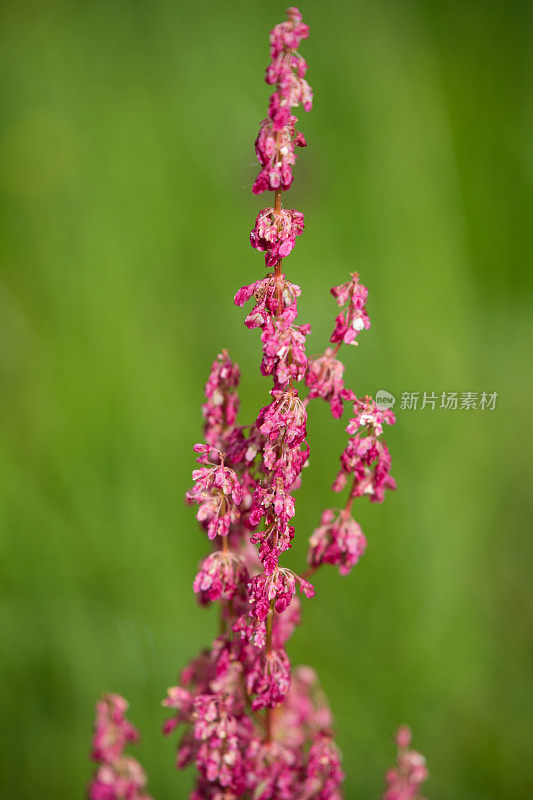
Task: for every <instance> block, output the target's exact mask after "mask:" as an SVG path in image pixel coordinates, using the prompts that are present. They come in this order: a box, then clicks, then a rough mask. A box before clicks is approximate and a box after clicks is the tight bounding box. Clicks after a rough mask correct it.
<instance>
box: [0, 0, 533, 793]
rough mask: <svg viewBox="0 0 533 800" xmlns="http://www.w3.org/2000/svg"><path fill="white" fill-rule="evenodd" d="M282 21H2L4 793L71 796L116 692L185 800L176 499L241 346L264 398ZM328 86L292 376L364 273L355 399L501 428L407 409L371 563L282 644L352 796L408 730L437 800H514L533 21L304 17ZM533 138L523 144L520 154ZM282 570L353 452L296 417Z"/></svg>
mask: <svg viewBox="0 0 533 800" xmlns="http://www.w3.org/2000/svg"><path fill="white" fill-rule="evenodd" d="M283 11H284V6H283V5H282V4H280V5H276V4H273V3H268V4H267V3H259V2H255V1H254V2H252V1H249V2H225V3H223V2H214V0H206V1H204V2H203V3H201V4H195V3H183V2H180V1H179V0H175V2H170V1H168V0H151V2H147V1H143V0H137V1H136V2H133V1H129V2H127V1H126V0H105V2H104V1H103V0H93V1H92V2H70V3H69V2H64V3H60V2H55V0H47V1H46V2H26V1H25V0H20V1H19V2H5V3H3V4H2V8H1V20H0V21H1V26H0V27H1V33H0V37H1V56H0V58H1V60H2V74H3V80H2V84H1V88H0V100H1V109H2V111H1V113H2V126H1V134H0V158H1V167H0V191H1V196H2V206H3V214H2V221H1V223H0V224H1V256H2V275H1V282H0V319H1V328H2V335H1V339H0V369H1V387H0V398H1V401H0V402H1V407H0V413H1V420H2V432H1V442H0V487H1V488H0V517H1V522H0V524H1V531H2V533H1V570H2V579H1V585H2V602H1V622H2V643H3V648H2V649H3V655H2V659H1V661H2V664H1V668H0V669H1V675H0V678H1V685H2V706H3V707H4V712H5V715H4V723H3V725H2V726H1V728H0V738H1V742H0V748H1V751H2V761H3V762H4V769H3V774H2V778H1V781H2V783H3V789H2V797H3V798H5V799H6V800H26V799H28V800H29V799H30V798H31V800H34V798H35V797H39V798H42V799H43V800H46V798H54V800H62V799H63V798H65V800H70V798H74V797H81V796H82V795H83V792H84V787H85V784H86V782H87V780H88V777H89V774H90V770H91V768H90V765H89V762H88V759H87V754H88V749H89V742H90V736H91V725H92V720H93V703H94V701H95V699H96V697H97V696H98V695H99V693H100V692H101V691H102V690H103V689H109V690H112V691H116V692H120V693H122V694H124V695H125V696H126V697H128V698H129V700H130V703H131V717H132V719H133V721H134V722H135V723H136V724H138V725H139V726H140V727H141V729H142V731H143V735H144V740H143V743H142V745H141V747H140V748H139V750H138V751H137V754H138V755H139V758H141V760H142V761H143V763H144V765H145V767H146V769H147V771H148V773H149V776H150V791H151V794H153V796H154V797H155V798H156V800H164V799H165V798H167V800H168V798H185V797H186V796H187V793H188V790H189V785H190V780H191V776H190V774H181V773H177V772H176V771H175V770H174V767H173V761H174V743H173V742H170V741H167V740H163V738H162V737H161V735H160V724H161V721H162V719H163V717H164V714H163V710H162V709H161V708H160V706H159V703H160V700H161V698H162V697H163V696H164V694H165V691H166V687H167V686H168V685H170V684H172V683H174V682H175V680H176V675H177V673H178V671H179V669H180V668H181V667H182V666H183V665H184V663H185V662H186V661H187V660H188V659H189V658H190V657H192V656H193V655H194V654H195V653H196V652H197V651H198V650H199V649H200V648H201V647H202V646H203V645H204V644H206V643H208V642H209V641H210V639H211V637H212V635H213V634H214V631H215V629H216V620H215V618H214V617H213V615H212V614H211V613H210V612H209V611H205V610H202V609H199V608H198V607H197V605H196V604H195V601H194V598H193V595H192V591H191V583H192V579H193V576H194V573H195V568H196V565H197V562H198V560H199V559H200V557H201V556H202V555H203V554H205V553H206V551H207V545H206V540H205V537H204V536H203V535H202V534H201V533H200V532H199V531H198V530H197V527H196V523H195V520H194V512H193V510H191V509H190V508H187V507H186V506H185V505H184V504H183V500H182V497H183V493H184V491H185V490H186V489H187V488H188V486H189V485H190V471H191V469H192V466H193V457H192V453H191V446H192V444H193V443H194V442H195V441H197V440H198V438H199V436H200V430H201V417H200V408H199V407H200V403H201V402H202V393H203V384H204V382H205V379H206V377H207V374H208V371H209V366H210V363H211V361H212V360H213V358H214V357H215V355H216V354H217V352H219V350H220V349H221V348H222V347H224V346H225V347H228V348H229V349H230V352H231V353H232V355H233V357H234V358H235V359H236V360H237V361H238V362H239V364H240V365H241V368H242V371H243V384H242V400H243V409H242V418H243V420H250V419H252V418H253V417H254V416H255V414H256V411H257V409H258V407H259V406H260V405H262V404H263V403H264V402H265V397H266V392H267V390H268V388H269V382H268V381H267V380H265V379H263V378H261V377H260V376H259V374H258V368H257V367H258V359H259V342H258V336H257V332H249V331H247V330H246V329H245V328H244V326H243V316H244V315H243V313H242V311H241V310H239V309H236V308H235V307H234V306H233V303H232V297H233V294H234V292H235V290H236V289H237V288H238V287H239V286H240V285H242V284H243V283H249V282H251V281H252V280H254V279H255V278H257V277H259V276H261V275H262V274H263V273H264V269H263V260H262V257H261V256H260V255H259V254H257V253H255V252H253V251H252V250H251V248H250V247H249V244H248V232H249V230H250V228H251V226H252V223H253V219H254V218H255V214H256V213H257V210H258V209H259V208H261V207H262V204H267V203H268V201H267V203H264V202H263V201H264V200H265V198H263V199H261V198H254V197H253V195H252V194H251V192H250V187H251V183H252V182H253V179H254V177H255V174H256V172H257V166H256V164H255V159H254V154H253V140H254V138H255V134H256V131H257V128H258V125H259V122H260V120H261V119H262V117H263V116H264V113H265V107H266V102H267V98H268V88H267V87H266V86H265V85H264V84H263V83H262V79H263V71H264V68H265V66H266V64H267V62H268V54H267V36H268V30H269V29H270V28H271V27H272V25H273V24H275V23H276V22H277V21H280V20H281V19H282V18H283ZM302 11H303V13H304V17H305V19H306V21H307V22H308V23H309V24H310V25H311V26H312V35H311V38H310V40H309V41H308V42H306V43H304V46H303V47H302V52H303V54H304V56H305V57H306V59H307V60H308V62H309V65H310V68H309V80H310V82H311V84H312V86H313V88H314V90H315V107H314V109H313V111H312V113H310V114H308V115H306V114H304V113H303V112H302V114H301V115H300V116H301V129H302V130H303V132H304V133H305V135H306V136H307V137H308V141H309V144H310V147H309V148H308V149H307V150H306V151H303V152H302V153H301V155H300V157H299V160H298V164H297V168H296V178H295V184H294V187H293V189H292V190H291V193H290V196H287V199H286V202H287V204H288V205H290V206H294V207H296V208H299V209H301V210H303V211H304V212H305V214H306V225H307V227H306V231H305V235H304V236H303V237H302V238H301V240H300V241H299V242H298V245H297V247H296V249H295V251H294V253H293V254H292V255H291V257H290V259H289V260H288V262H287V264H286V267H287V270H288V273H289V275H290V278H291V279H293V280H294V281H295V282H297V283H299V284H300V285H301V286H302V289H303V297H302V302H301V314H300V318H301V320H302V321H311V322H312V324H313V333H312V336H311V338H310V340H309V348H308V349H309V352H310V353H316V352H319V351H320V350H321V349H323V347H324V345H325V342H326V340H327V337H328V335H329V332H330V330H331V327H332V320H333V317H334V314H335V304H334V302H333V300H332V298H331V297H330V295H329V293H328V290H329V287H330V286H331V285H333V284H336V283H340V282H342V281H343V280H345V278H346V276H347V273H348V272H349V271H350V270H353V269H355V268H357V269H358V270H359V271H360V273H361V276H362V280H363V282H364V283H365V284H366V285H367V286H368V287H369V289H370V298H369V304H368V309H369V313H370V316H371V319H372V329H371V331H370V332H368V333H365V334H364V335H362V336H361V337H360V342H361V345H360V347H358V348H357V349H356V348H351V349H349V350H347V352H346V353H345V360H346V362H347V365H348V366H347V380H348V382H349V383H350V384H351V385H353V386H354V388H355V389H356V390H357V391H358V393H361V394H364V393H367V392H371V393H374V392H376V391H377V390H378V389H386V390H388V391H390V392H393V393H394V394H395V395H396V396H397V397H398V398H399V397H400V395H401V393H402V392H416V391H420V392H423V391H428V392H432V391H434V392H436V393H437V394H440V393H441V392H442V391H447V392H451V391H459V392H462V391H473V392H482V391H487V392H498V394H499V398H498V402H497V406H496V409H495V410H494V411H488V410H485V411H483V412H481V411H465V410H462V411H461V410H457V411H450V410H448V411H444V410H435V411H431V410H428V409H424V410H423V411H422V410H417V411H414V410H411V411H408V410H401V409H399V408H398V403H397V406H396V410H397V411H398V414H397V416H398V424H397V425H396V427H395V428H394V429H393V430H392V431H391V432H390V433H388V435H387V438H388V443H389V446H390V448H391V450H392V453H393V463H394V469H393V474H394V475H395V477H396V478H397V480H398V484H399V490H398V492H397V493H395V494H393V495H391V496H389V497H388V499H387V501H386V502H385V504H384V505H383V506H372V505H371V504H370V503H368V502H367V501H366V500H360V501H359V502H358V503H357V505H356V509H355V511H356V516H357V519H358V520H359V521H360V523H361V524H362V526H363V529H364V531H365V532H366V535H367V537H368V539H369V548H368V551H367V554H366V556H365V558H364V559H363V561H362V562H361V563H360V564H359V565H358V566H357V568H356V569H355V570H354V571H353V573H352V574H351V575H350V576H349V577H348V578H340V577H339V576H338V574H337V572H336V571H333V570H331V571H330V572H324V573H323V574H321V575H320V576H319V577H318V578H317V589H318V592H317V597H316V599H315V600H314V601H312V602H311V601H308V602H306V603H305V606H304V624H303V626H302V628H301V629H300V630H299V631H298V632H297V634H296V635H295V636H294V639H293V640H292V643H291V647H290V654H291V657H292V658H293V660H294V661H296V662H307V663H311V664H313V665H315V666H316V667H317V668H318V670H319V673H320V675H321V679H322V682H323V684H324V687H325V689H326V690H327V692H328V694H329V697H330V699H331V703H332V706H333V710H334V713H335V716H336V720H337V729H338V740H339V743H340V745H341V747H342V750H343V752H344V760H345V768H346V772H347V774H348V777H347V781H346V797H347V798H378V797H379V796H380V793H381V791H382V787H383V772H384V770H385V768H386V767H387V766H388V765H389V764H390V763H391V762H392V760H393V758H394V752H393V750H394V748H393V744H392V741H391V739H390V736H391V734H392V732H393V731H394V730H395V728H396V726H397V725H398V724H399V723H400V722H406V723H409V724H410V725H411V726H412V727H413V729H414V731H415V739H414V743H415V745H416V746H418V747H419V748H420V749H421V750H422V751H423V752H424V753H425V754H426V756H427V758H428V761H429V766H430V770H431V778H430V781H429V783H428V785H427V794H428V796H429V797H430V798H433V800H435V799H437V798H438V799H439V800H448V799H449V800H452V798H453V800H481V798H483V799H485V798H490V799H494V800H495V799H496V798H502V799H503V798H506V800H508V799H509V798H513V800H521V799H522V798H523V799H524V800H526V798H531V797H532V796H533V780H532V768H531V745H532V736H531V712H532V705H533V704H532V695H531V668H532V664H533V654H532V648H531V599H532V593H531V589H530V581H531V578H530V564H529V559H530V557H531V545H530V531H529V530H528V528H529V527H530V515H529V509H528V495H529V493H530V483H531V471H530V470H531V460H530V458H529V456H530V450H531V443H532V438H531V424H530V416H531V414H530V412H528V410H527V409H528V408H529V406H530V402H531V396H532V394H533V380H532V376H531V348H530V337H529V334H530V324H529V323H530V320H529V318H528V313H529V312H530V301H531V294H532V281H531V269H530V267H531V258H530V256H531V248H530V241H531V216H530V207H531V193H530V188H531V179H532V162H531V159H530V152H529V148H530V146H531V133H532V131H531V127H532V126H531V121H532V104H531V85H532V84H531V78H532V74H531V72H532V70H531V65H532V60H531V43H532V42H531V39H532V36H531V34H532V30H533V28H532V15H531V7H529V8H528V4H527V3H526V2H523V3H520V2H506V3H503V2H501V3H495V2H491V1H490V0H485V1H484V2H482V1H481V0H472V1H471V2H464V0H463V1H461V0H451V2H447V3H441V2H430V0H424V1H422V0H419V2H417V1H416V0H397V1H396V0H395V1H394V2H392V1H390V2H385V1H384V0H373V1H372V2H370V0H369V1H368V2H354V3H348V2H335V3H331V4H329V3H325V2H320V1H319V0H306V2H305V3H304V4H303V5H302ZM528 146H529V147H528ZM310 431H311V432H310V444H311V448H312V463H311V467H310V469H309V470H308V472H307V474H306V477H305V485H304V487H303V488H302V489H301V491H300V492H299V494H298V497H297V501H298V502H297V509H298V511H297V517H296V528H297V534H296V542H295V547H294V550H293V552H291V554H290V555H289V558H288V562H290V564H291V565H293V566H294V567H295V568H298V567H299V565H301V563H302V561H303V559H304V557H305V550H306V541H307V537H308V535H309V534H310V532H311V531H312V529H313V527H314V526H315V525H316V524H317V522H318V520H319V516H320V513H321V510H322V509H323V508H325V507H327V506H329V505H331V504H332V503H333V502H335V501H334V499H333V495H332V493H331V491H330V489H329V486H330V483H331V480H332V478H333V476H334V474H335V472H336V469H337V459H338V454H339V452H340V450H341V448H342V446H343V441H344V438H345V434H344V431H343V426H342V425H340V424H339V423H336V422H335V421H334V420H333V419H331V417H330V415H329V411H328V409H327V407H326V406H325V405H323V404H322V405H321V404H316V405H315V406H314V407H311V412H310Z"/></svg>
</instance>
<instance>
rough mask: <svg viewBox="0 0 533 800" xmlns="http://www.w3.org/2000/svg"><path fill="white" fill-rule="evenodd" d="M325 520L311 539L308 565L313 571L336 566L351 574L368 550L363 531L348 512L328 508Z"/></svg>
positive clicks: (344, 572)
mask: <svg viewBox="0 0 533 800" xmlns="http://www.w3.org/2000/svg"><path fill="white" fill-rule="evenodd" d="M321 521H322V524H321V525H320V527H319V528H317V529H316V530H315V532H314V533H313V535H312V536H311V538H310V539H309V553H308V556H307V563H308V564H309V566H310V567H311V568H312V569H316V568H317V567H319V566H321V565H322V564H334V565H336V566H337V567H338V568H339V572H340V574H341V575H348V573H349V572H350V571H351V569H352V567H353V566H354V565H355V564H357V562H358V561H359V559H360V558H361V556H362V555H363V553H364V552H365V550H366V539H365V537H364V534H363V531H362V530H361V528H360V526H359V525H358V524H357V522H356V521H355V520H354V519H352V517H351V516H350V515H349V513H346V512H345V511H341V512H340V514H335V513H334V512H333V511H331V510H330V509H327V511H324V513H323V514H322V520H321Z"/></svg>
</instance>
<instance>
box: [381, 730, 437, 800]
mask: <svg viewBox="0 0 533 800" xmlns="http://www.w3.org/2000/svg"><path fill="white" fill-rule="evenodd" d="M410 743H411V731H410V730H409V728H408V727H407V726H406V725H402V727H401V728H399V729H398V731H397V733H396V744H397V746H398V757H397V762H396V767H395V768H394V769H390V770H389V771H388V772H387V774H386V776H385V780H386V782H387V788H386V790H385V793H384V794H383V800H422V797H421V795H420V787H421V784H422V783H423V782H424V781H425V780H426V778H427V777H428V770H427V767H426V759H425V758H424V756H423V755H422V754H421V753H418V752H417V751H416V750H409V745H410Z"/></svg>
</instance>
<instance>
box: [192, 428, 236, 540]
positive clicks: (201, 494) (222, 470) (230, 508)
mask: <svg viewBox="0 0 533 800" xmlns="http://www.w3.org/2000/svg"><path fill="white" fill-rule="evenodd" d="M195 450H196V452H200V453H202V454H203V455H202V456H201V458H200V459H198V460H199V461H202V462H204V463H205V459H207V455H208V453H209V452H210V450H211V448H209V447H208V446H207V445H201V444H199V445H195ZM219 458H220V459H221V463H220V464H211V465H210V466H207V467H201V468H200V469H195V470H193V473H192V477H193V480H194V481H195V484H194V486H193V488H192V489H190V491H188V492H187V494H186V499H187V502H188V503H198V505H199V509H198V513H197V514H196V518H197V520H198V521H199V522H201V523H202V524H203V525H204V527H205V528H206V529H207V535H208V537H209V539H214V538H215V536H217V535H219V536H227V535H228V531H229V526H230V524H231V523H233V522H236V521H237V519H238V518H239V510H238V505H239V503H240V502H241V500H242V487H241V484H240V483H239V479H238V477H237V474H236V473H235V471H234V470H232V469H231V468H230V467H226V466H224V456H223V454H222V453H219Z"/></svg>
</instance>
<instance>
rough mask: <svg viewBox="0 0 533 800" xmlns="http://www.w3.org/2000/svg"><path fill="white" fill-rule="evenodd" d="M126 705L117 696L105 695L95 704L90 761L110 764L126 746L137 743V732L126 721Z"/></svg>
mask: <svg viewBox="0 0 533 800" xmlns="http://www.w3.org/2000/svg"><path fill="white" fill-rule="evenodd" d="M127 710H128V703H127V702H126V700H124V698H123V697H121V696H120V695H119V694H105V695H104V696H103V697H102V699H101V700H99V701H98V703H97V704H96V721H95V725H94V737H93V749H92V756H91V757H92V759H93V760H94V761H100V762H111V761H114V760H115V759H116V758H118V757H119V756H120V755H122V752H123V750H124V748H125V747H126V745H127V744H129V743H135V742H138V741H139V732H138V731H137V729H136V728H135V727H134V726H133V725H132V724H131V722H129V721H128V720H127V719H126V711H127Z"/></svg>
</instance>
